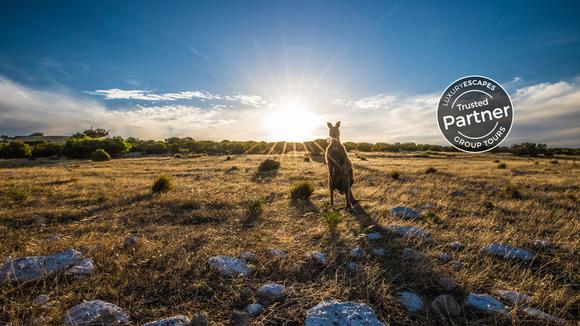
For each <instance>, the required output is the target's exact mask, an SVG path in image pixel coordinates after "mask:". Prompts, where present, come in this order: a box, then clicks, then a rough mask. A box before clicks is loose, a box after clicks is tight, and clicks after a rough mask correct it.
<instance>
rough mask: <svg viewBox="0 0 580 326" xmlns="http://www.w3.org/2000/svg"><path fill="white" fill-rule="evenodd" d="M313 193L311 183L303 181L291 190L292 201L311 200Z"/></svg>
mask: <svg viewBox="0 0 580 326" xmlns="http://www.w3.org/2000/svg"><path fill="white" fill-rule="evenodd" d="M313 191H314V189H313V188H312V185H310V183H308V182H306V181H301V182H299V183H297V184H295V185H294V186H292V188H291V189H290V197H291V198H292V200H297V199H301V200H307V199H309V198H310V195H312V192H313Z"/></svg>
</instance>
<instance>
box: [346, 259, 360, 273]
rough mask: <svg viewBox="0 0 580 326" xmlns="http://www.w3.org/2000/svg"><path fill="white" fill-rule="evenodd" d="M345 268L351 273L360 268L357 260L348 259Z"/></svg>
mask: <svg viewBox="0 0 580 326" xmlns="http://www.w3.org/2000/svg"><path fill="white" fill-rule="evenodd" d="M346 270H347V271H349V272H351V273H357V272H358V271H359V270H360V268H359V266H358V264H357V262H355V261H349V262H348V263H347V264H346Z"/></svg>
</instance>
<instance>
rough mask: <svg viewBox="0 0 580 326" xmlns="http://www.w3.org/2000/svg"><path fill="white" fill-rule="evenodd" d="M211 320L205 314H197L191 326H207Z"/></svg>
mask: <svg viewBox="0 0 580 326" xmlns="http://www.w3.org/2000/svg"><path fill="white" fill-rule="evenodd" d="M207 325H209V318H207V316H206V315H205V314H196V315H195V316H194V317H193V319H192V320H191V326H207Z"/></svg>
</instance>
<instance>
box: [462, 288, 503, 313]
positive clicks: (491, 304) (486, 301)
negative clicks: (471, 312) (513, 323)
mask: <svg viewBox="0 0 580 326" xmlns="http://www.w3.org/2000/svg"><path fill="white" fill-rule="evenodd" d="M463 304H464V305H465V306H467V307H471V308H474V309H477V310H480V311H483V312H488V313H498V314H501V315H506V316H507V315H509V313H508V311H507V309H506V308H507V307H506V306H505V305H504V304H503V303H501V302H499V301H498V300H497V299H496V298H494V297H492V296H490V295H489V294H476V293H469V295H468V296H467V298H466V299H465V302H464V303H463Z"/></svg>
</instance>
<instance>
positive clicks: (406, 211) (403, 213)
mask: <svg viewBox="0 0 580 326" xmlns="http://www.w3.org/2000/svg"><path fill="white" fill-rule="evenodd" d="M389 212H390V213H391V215H393V216H396V217H399V218H402V219H407V220H411V219H418V218H421V213H419V212H417V211H416V210H413V209H411V208H409V207H404V206H397V207H393V208H391V209H390V210H389Z"/></svg>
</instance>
